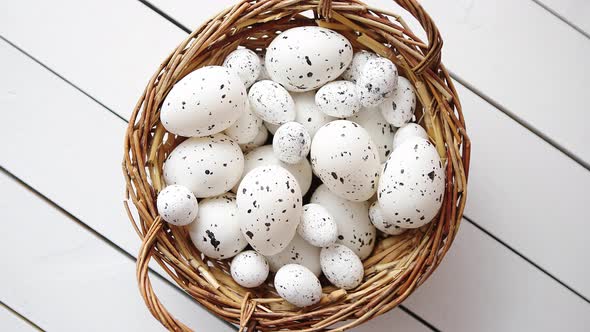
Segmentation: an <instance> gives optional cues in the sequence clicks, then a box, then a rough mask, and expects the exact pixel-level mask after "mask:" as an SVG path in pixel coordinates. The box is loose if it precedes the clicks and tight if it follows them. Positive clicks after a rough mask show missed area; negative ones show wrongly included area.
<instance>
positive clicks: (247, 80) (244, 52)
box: [223, 48, 261, 88]
mask: <svg viewBox="0 0 590 332" xmlns="http://www.w3.org/2000/svg"><path fill="white" fill-rule="evenodd" d="M223 66H224V67H227V68H230V69H232V70H233V71H235V72H236V73H237V74H238V76H240V79H241V80H242V82H243V83H244V85H245V86H246V88H249V87H250V86H251V85H252V84H253V83H254V81H256V79H257V78H258V76H260V70H261V65H260V58H259V57H258V54H256V53H254V51H252V50H249V49H247V48H239V49H237V50H235V51H233V52H231V53H230V54H228V55H227V57H226V58H225V60H224V61H223Z"/></svg>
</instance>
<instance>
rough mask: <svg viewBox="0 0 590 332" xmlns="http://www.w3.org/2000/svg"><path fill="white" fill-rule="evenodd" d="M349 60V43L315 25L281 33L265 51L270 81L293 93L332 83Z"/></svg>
mask: <svg viewBox="0 0 590 332" xmlns="http://www.w3.org/2000/svg"><path fill="white" fill-rule="evenodd" d="M351 61H352V46H351V44H350V42H349V41H348V40H347V39H346V38H345V37H344V36H342V35H341V34H339V33H337V32H335V31H332V30H330V29H326V28H322V27H317V26H305V27H297V28H292V29H289V30H287V31H284V32H283V33H281V34H280V35H278V36H277V37H276V38H275V39H274V40H273V41H272V42H271V43H270V45H269V46H268V48H267V51H266V70H267V71H268V74H269V75H270V77H271V78H272V80H273V81H275V82H278V83H280V84H282V85H283V86H284V87H285V88H286V89H287V90H289V91H294V92H303V91H310V90H314V89H317V88H319V87H320V86H322V85H324V84H326V83H327V82H329V81H332V80H335V79H336V78H338V76H340V74H342V73H343V72H344V71H345V70H346V68H347V67H348V65H349V64H350V62H351Z"/></svg>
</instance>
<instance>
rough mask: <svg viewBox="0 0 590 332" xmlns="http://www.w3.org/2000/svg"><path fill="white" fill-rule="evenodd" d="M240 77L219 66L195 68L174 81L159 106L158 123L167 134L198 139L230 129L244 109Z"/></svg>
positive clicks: (245, 100) (244, 97)
mask: <svg viewBox="0 0 590 332" xmlns="http://www.w3.org/2000/svg"><path fill="white" fill-rule="evenodd" d="M247 100H248V96H247V95H246V88H245V87H244V84H243V83H242V80H241V79H240V77H239V76H238V75H237V74H236V73H235V72H234V71H232V70H230V69H227V68H225V67H221V66H207V67H202V68H199V69H197V70H195V71H193V72H192V73H190V74H188V75H186V76H185V77H184V78H183V79H181V80H180V81H178V82H177V83H176V84H175V85H174V86H173V87H172V90H170V92H169V93H168V95H167V96H166V98H164V101H163V102H162V108H161V111H160V120H161V121H162V125H163V126H164V128H166V130H168V131H169V132H171V133H173V134H176V135H180V136H185V137H192V136H194V137H200V136H207V135H212V134H216V133H219V132H221V131H223V130H225V129H226V128H228V127H229V126H231V125H232V124H233V123H234V122H235V121H236V120H237V119H238V118H239V117H240V115H241V114H242V113H243V112H244V110H245V109H246V102H247Z"/></svg>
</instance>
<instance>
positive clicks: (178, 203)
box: [156, 185, 199, 226]
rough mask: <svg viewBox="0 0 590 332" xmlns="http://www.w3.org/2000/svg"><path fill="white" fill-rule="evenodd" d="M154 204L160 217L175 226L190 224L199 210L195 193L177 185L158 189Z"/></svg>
mask: <svg viewBox="0 0 590 332" xmlns="http://www.w3.org/2000/svg"><path fill="white" fill-rule="evenodd" d="M156 205H157V207H158V213H159V214H160V216H162V219H164V221H166V222H167V223H170V224H172V225H175V226H184V225H188V224H190V223H191V222H193V220H195V217H196V216H197V213H198V211H199V204H198V203H197V198H196V197H195V195H193V193H192V192H191V191H190V190H189V189H188V188H186V187H184V186H179V185H172V186H168V187H166V188H164V189H163V190H162V191H160V193H159V194H158V199H157V201H156Z"/></svg>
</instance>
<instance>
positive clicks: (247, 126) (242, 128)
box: [224, 103, 263, 144]
mask: <svg viewBox="0 0 590 332" xmlns="http://www.w3.org/2000/svg"><path fill="white" fill-rule="evenodd" d="M262 125H263V122H262V119H260V118H259V117H258V116H257V115H256V114H254V112H253V111H252V107H250V103H248V105H246V110H245V111H244V112H243V113H242V115H240V117H239V118H238V119H237V120H236V122H234V123H233V124H232V125H231V126H229V128H227V129H226V130H225V132H224V133H225V134H226V135H227V136H229V137H230V138H232V139H233V140H235V141H236V142H237V143H238V144H247V143H249V142H252V141H253V140H254V139H255V138H256V136H257V135H258V134H259V132H260V127H261V126H262Z"/></svg>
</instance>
